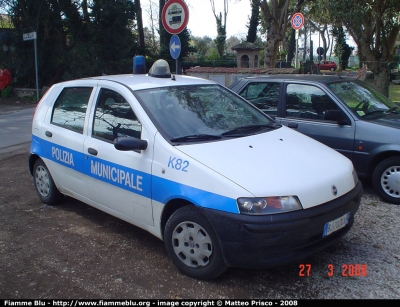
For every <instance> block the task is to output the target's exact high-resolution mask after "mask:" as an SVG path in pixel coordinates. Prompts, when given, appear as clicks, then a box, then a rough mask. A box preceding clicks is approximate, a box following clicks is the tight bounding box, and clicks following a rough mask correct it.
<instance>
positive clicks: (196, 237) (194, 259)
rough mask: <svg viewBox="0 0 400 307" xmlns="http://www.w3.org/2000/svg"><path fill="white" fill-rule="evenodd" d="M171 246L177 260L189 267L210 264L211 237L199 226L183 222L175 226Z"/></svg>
mask: <svg viewBox="0 0 400 307" xmlns="http://www.w3.org/2000/svg"><path fill="white" fill-rule="evenodd" d="M172 246H173V247H174V251H175V254H176V255H177V256H178V258H179V259H180V260H181V261H182V262H183V263H184V264H186V265H187V266H189V267H193V268H196V267H204V266H206V265H207V264H209V263H210V257H211V255H212V247H213V246H212V241H211V237H210V236H209V234H208V233H207V231H205V229H204V228H203V227H201V226H200V225H199V224H196V223H193V222H183V223H180V224H179V225H178V226H176V227H175V229H174V232H173V234H172Z"/></svg>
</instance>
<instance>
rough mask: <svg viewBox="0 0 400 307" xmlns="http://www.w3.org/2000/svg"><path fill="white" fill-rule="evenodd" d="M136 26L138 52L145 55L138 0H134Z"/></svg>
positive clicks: (140, 9)
mask: <svg viewBox="0 0 400 307" xmlns="http://www.w3.org/2000/svg"><path fill="white" fill-rule="evenodd" d="M135 9H136V18H137V28H138V36H139V48H140V50H139V53H140V54H141V55H145V44H144V32H143V19H142V8H141V6H140V0H135Z"/></svg>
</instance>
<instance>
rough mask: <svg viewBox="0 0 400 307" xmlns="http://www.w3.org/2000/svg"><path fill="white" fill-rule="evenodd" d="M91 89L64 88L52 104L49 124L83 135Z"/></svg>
mask: <svg viewBox="0 0 400 307" xmlns="http://www.w3.org/2000/svg"><path fill="white" fill-rule="evenodd" d="M92 91H93V88H92V87H70V88H64V89H63V91H62V92H61V94H60V95H59V96H58V97H57V100H56V102H55V103H54V107H53V113H52V116H51V123H52V124H54V125H57V126H60V127H63V128H65V129H68V130H72V131H75V132H78V133H83V126H84V123H85V115H86V110H87V106H88V102H89V98H90V95H91V93H92Z"/></svg>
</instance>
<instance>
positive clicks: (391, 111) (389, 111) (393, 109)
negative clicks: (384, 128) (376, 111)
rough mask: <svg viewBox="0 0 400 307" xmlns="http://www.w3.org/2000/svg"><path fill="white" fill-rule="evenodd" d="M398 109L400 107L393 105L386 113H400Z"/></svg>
mask: <svg viewBox="0 0 400 307" xmlns="http://www.w3.org/2000/svg"><path fill="white" fill-rule="evenodd" d="M398 109H399V107H392V108H390V109H389V110H386V111H385V113H386V114H387V113H395V114H397V113H399V112H398Z"/></svg>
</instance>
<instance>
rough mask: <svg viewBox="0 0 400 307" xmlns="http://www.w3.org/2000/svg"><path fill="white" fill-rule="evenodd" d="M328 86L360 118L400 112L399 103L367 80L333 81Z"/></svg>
mask: <svg viewBox="0 0 400 307" xmlns="http://www.w3.org/2000/svg"><path fill="white" fill-rule="evenodd" d="M328 86H329V88H330V89H331V90H332V91H333V92H334V93H335V94H336V95H337V96H338V97H339V98H340V99H341V100H343V101H344V102H345V103H346V105H347V106H348V107H349V109H350V110H351V111H352V112H353V113H354V114H355V115H356V116H358V117H359V118H363V119H369V118H370V119H372V118H375V117H380V116H385V115H386V114H389V113H398V112H400V108H399V106H398V105H396V104H395V103H394V102H392V101H391V100H390V99H388V98H387V97H385V96H384V95H382V94H381V93H379V92H378V91H376V90H375V89H374V88H372V87H371V86H369V85H368V84H367V83H366V82H362V81H359V80H354V81H342V82H335V83H331V84H329V85H328Z"/></svg>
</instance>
